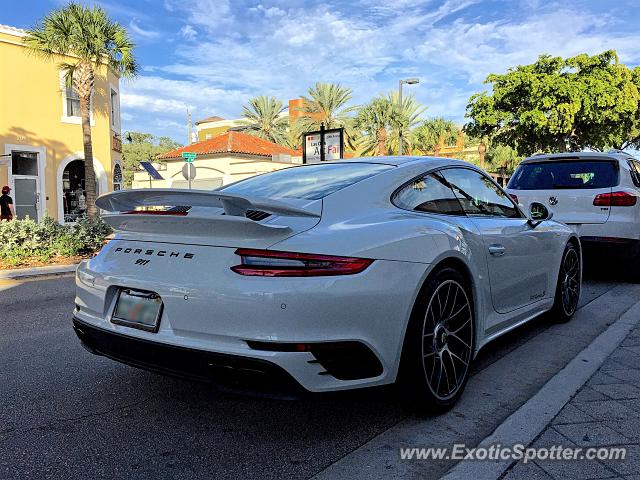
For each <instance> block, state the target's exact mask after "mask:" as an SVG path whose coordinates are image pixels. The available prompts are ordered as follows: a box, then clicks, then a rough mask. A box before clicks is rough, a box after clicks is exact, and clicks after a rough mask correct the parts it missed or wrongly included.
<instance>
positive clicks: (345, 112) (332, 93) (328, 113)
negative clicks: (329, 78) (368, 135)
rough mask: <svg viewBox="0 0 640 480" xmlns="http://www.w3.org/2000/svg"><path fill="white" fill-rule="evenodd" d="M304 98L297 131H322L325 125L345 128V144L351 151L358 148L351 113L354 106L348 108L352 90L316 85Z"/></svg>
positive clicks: (334, 85) (328, 84) (329, 85)
mask: <svg viewBox="0 0 640 480" xmlns="http://www.w3.org/2000/svg"><path fill="white" fill-rule="evenodd" d="M307 93H308V96H303V97H302V101H303V106H302V108H301V112H302V113H301V116H300V118H298V120H297V123H298V125H297V127H296V128H297V129H298V130H299V131H300V132H301V133H303V132H312V131H316V130H320V125H322V124H324V127H325V128H327V129H330V128H344V133H345V135H344V136H345V143H346V144H347V146H348V147H349V148H351V149H355V148H356V134H355V130H354V128H353V118H352V116H351V113H352V112H353V111H354V110H355V108H356V107H354V106H351V107H349V106H347V104H348V103H349V101H350V100H351V94H352V91H351V89H350V88H345V87H342V86H340V85H338V84H335V83H320V82H318V83H316V84H315V86H314V87H310V88H309V90H307Z"/></svg>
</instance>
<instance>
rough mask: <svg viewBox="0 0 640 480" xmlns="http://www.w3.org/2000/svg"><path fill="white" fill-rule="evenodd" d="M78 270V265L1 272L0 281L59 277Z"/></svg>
mask: <svg viewBox="0 0 640 480" xmlns="http://www.w3.org/2000/svg"><path fill="white" fill-rule="evenodd" d="M76 268H78V264H77V263H74V264H71V265H49V266H45V267H33V268H16V269H12V270H0V279H2V280H5V279H17V278H25V277H36V276H39V275H59V274H62V273H69V272H75V271H76Z"/></svg>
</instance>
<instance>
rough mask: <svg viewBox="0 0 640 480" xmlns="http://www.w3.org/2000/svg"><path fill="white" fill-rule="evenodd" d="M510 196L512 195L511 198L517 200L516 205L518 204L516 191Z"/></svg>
mask: <svg viewBox="0 0 640 480" xmlns="http://www.w3.org/2000/svg"><path fill="white" fill-rule="evenodd" d="M509 196H510V197H511V200H513V201H514V202H516V205H517V204H518V196H517V195H516V194H515V193H510V194H509Z"/></svg>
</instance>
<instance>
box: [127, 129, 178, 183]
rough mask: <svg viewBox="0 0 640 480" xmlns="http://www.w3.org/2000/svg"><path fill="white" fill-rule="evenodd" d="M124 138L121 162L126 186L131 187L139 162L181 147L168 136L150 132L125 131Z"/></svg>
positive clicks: (151, 159) (148, 160) (138, 168)
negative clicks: (157, 135)
mask: <svg viewBox="0 0 640 480" xmlns="http://www.w3.org/2000/svg"><path fill="white" fill-rule="evenodd" d="M124 138H125V139H127V140H126V141H125V142H124V143H123V145H122V163H123V167H124V172H123V175H124V185H125V187H126V188H131V182H132V181H133V174H134V173H135V172H139V171H140V162H153V161H154V159H155V158H156V156H158V155H160V154H162V153H165V152H168V151H169V150H174V149H176V148H180V147H182V145H181V144H179V143H178V142H175V141H173V140H172V139H170V138H169V137H155V136H153V135H152V134H150V133H141V132H127V133H125V135H124ZM129 139H131V141H129Z"/></svg>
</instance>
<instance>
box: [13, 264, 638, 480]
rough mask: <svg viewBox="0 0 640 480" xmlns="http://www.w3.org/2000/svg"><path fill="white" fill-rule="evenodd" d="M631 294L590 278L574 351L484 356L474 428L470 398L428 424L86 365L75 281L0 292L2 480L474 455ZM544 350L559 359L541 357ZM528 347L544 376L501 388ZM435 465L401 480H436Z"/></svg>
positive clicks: (98, 363) (376, 408) (290, 471)
mask: <svg viewBox="0 0 640 480" xmlns="http://www.w3.org/2000/svg"><path fill="white" fill-rule="evenodd" d="M638 293H640V287H639V286H636V285H628V284H621V283H618V282H617V279H615V278H607V277H604V276H597V275H596V276H595V277H594V278H592V279H590V280H588V281H587V282H585V284H584V287H583V295H582V300H581V303H582V308H581V310H580V312H579V315H580V316H581V318H585V319H587V320H585V321H586V322H587V323H585V328H584V329H581V330H579V333H576V335H575V336H574V337H572V338H571V341H570V342H568V341H566V338H565V337H566V336H563V337H561V336H557V337H555V336H554V330H553V329H554V328H555V326H554V324H553V322H552V321H551V320H550V319H547V318H541V319H539V320H536V321H534V322H531V323H530V324H529V325H526V326H524V327H523V328H520V329H519V330H518V331H516V332H512V333H510V334H509V335H507V336H505V337H503V338H502V339H500V340H498V341H496V342H494V343H493V344H492V345H490V346H489V347H487V348H486V349H484V350H483V351H482V352H481V353H480V355H479V357H478V359H477V361H476V363H475V366H474V370H473V373H472V374H473V376H474V378H475V383H476V384H481V385H482V387H483V388H484V389H487V391H499V392H500V395H499V396H497V397H496V398H497V402H498V403H497V404H496V405H497V407H495V408H494V407H491V412H489V413H487V414H483V415H482V416H480V417H478V418H472V417H471V415H470V412H471V411H472V410H469V412H468V413H465V412H466V410H465V409H472V408H473V407H471V406H470V407H467V406H466V405H467V404H469V405H476V407H475V408H477V405H478V404H479V402H478V400H479V398H471V396H472V395H473V392H465V397H463V400H466V402H464V401H463V402H461V407H460V409H456V410H454V411H453V412H452V413H450V414H447V415H444V416H441V417H436V418H431V419H430V418H426V419H425V418H415V417H414V416H412V415H411V414H410V413H408V412H406V411H404V410H403V409H402V408H401V407H400V406H399V404H398V402H397V401H396V399H395V398H394V396H393V395H392V394H391V393H390V392H388V391H386V390H366V391H362V392H355V393H346V394H339V395H331V396H326V397H320V398H312V399H307V400H303V401H287V400H274V399H265V398H255V397H247V396H240V395H235V394H230V393H224V392H220V391H217V390H216V389H215V388H213V387H211V386H208V385H203V384H198V383H192V382H187V381H182V380H178V379H173V378H168V377H163V376H159V375H156V374H153V373H149V372H145V371H142V370H138V369H135V368H132V367H128V366H125V365H121V364H118V363H116V362H113V361H111V360H109V359H105V358H102V357H98V356H94V355H91V354H89V353H88V352H86V351H85V350H84V349H83V348H82V347H81V346H80V344H79V342H78V340H77V339H76V337H75V334H74V333H73V331H72V329H71V321H70V314H71V310H72V308H73V294H74V284H73V278H72V277H70V276H63V277H55V278H47V279H40V280H30V281H23V282H10V281H4V283H2V281H0V478H2V479H9V478H21V479H22V478H29V479H37V478H64V479H72V478H101V477H102V478H185V479H186V478H188V479H195V478H243V479H251V478H260V479H271V478H274V479H275V478H285V477H286V478H309V477H311V476H313V475H315V474H319V473H321V472H323V471H325V476H329V477H330V476H331V475H327V472H330V471H331V467H332V466H333V467H336V466H340V465H341V463H340V461H341V459H342V458H343V457H345V455H347V454H349V453H350V452H352V451H354V450H356V449H358V448H359V447H360V450H363V448H364V447H362V446H363V445H365V446H366V445H367V444H368V442H370V441H374V440H375V439H378V438H385V435H389V434H390V433H389V432H394V431H396V430H398V429H399V428H400V427H401V426H403V425H408V426H409V427H412V426H413V428H417V427H416V426H418V427H419V428H427V429H430V430H432V431H433V432H435V433H436V434H437V433H438V432H442V433H443V434H444V433H445V432H448V434H449V435H453V434H454V435H455V438H457V439H458V440H461V441H468V442H469V443H472V442H473V441H477V440H479V439H481V438H483V436H484V435H485V432H486V431H488V432H490V431H491V430H492V429H493V428H495V426H497V424H499V423H500V421H501V419H503V418H505V417H506V416H507V415H508V414H509V413H511V412H512V411H514V410H515V409H516V408H517V407H518V406H519V405H520V404H521V403H523V402H524V401H526V399H527V398H528V397H529V396H531V395H532V394H533V393H535V392H536V391H537V390H538V389H539V387H540V386H541V385H542V384H544V381H546V379H547V378H549V377H551V376H552V375H553V374H554V373H555V372H556V371H558V370H559V369H560V368H562V366H564V364H565V363H566V362H568V361H569V360H570V359H571V358H573V356H574V355H575V353H577V351H579V350H580V349H581V348H583V347H584V346H586V345H587V344H588V343H589V342H590V341H591V340H592V339H593V338H595V336H597V334H598V333H599V332H600V331H602V330H603V329H604V328H606V326H607V325H608V324H610V323H611V321H613V320H615V318H617V316H618V315H619V314H620V313H622V312H623V311H625V310H626V309H628V308H629V307H630V306H631V305H632V304H633V303H635V301H636V300H637V298H638ZM605 299H606V301H605ZM589 319H591V320H589ZM575 320H576V319H574V321H575ZM572 323H573V322H572ZM568 325H571V323H570V324H568ZM564 328H568V327H566V326H565V327H564ZM574 330H576V331H578V330H577V329H575V328H574ZM554 338H557V342H558V343H557V348H556V346H554V345H549V343H550V342H553V341H554V340H553V339H554ZM536 339H538V341H539V342H540V343H544V344H545V345H547V346H548V348H547V349H546V351H545V353H544V355H545V357H546V358H545V359H544V362H542V366H539V365H538V366H536V367H535V370H536V371H535V372H533V371H532V372H531V373H530V380H529V381H527V383H526V384H524V385H518V384H517V382H511V383H512V385H511V386H510V382H505V381H504V380H505V378H508V377H504V378H501V376H500V373H499V372H500V371H502V370H503V367H502V366H503V365H510V367H509V368H511V369H516V370H517V367H518V363H516V362H524V360H522V358H527V355H528V356H531V354H528V353H527V351H526V349H527V348H529V349H530V348H533V347H532V346H533V345H534V344H535V341H536ZM563 339H565V340H563ZM574 351H575V353H574ZM523 364H524V363H523ZM529 367H531V365H529V366H528V368H529ZM494 370H495V371H497V373H496V372H494ZM513 373H514V372H511V374H512V375H513ZM515 373H516V374H517V375H519V376H523V374H524V372H515ZM485 377H486V378H485ZM496 377H497V378H496ZM474 378H472V382H470V389H471V390H473V383H474V382H473V380H474ZM493 382H495V385H494V383H493ZM496 389H497V390H496ZM484 395H486V394H484ZM467 397H469V398H467ZM487 405H492V404H491V403H490V402H489V401H487ZM463 417H464V418H466V421H463ZM470 419H472V420H473V421H469V420H470ZM403 428H404V427H403ZM370 443H371V442H370ZM398 446H401V445H392V446H390V447H389V448H397V447H398ZM363 451H365V452H366V449H364V450H363ZM349 458H350V457H349ZM364 458H365V459H366V457H364ZM365 461H366V460H365ZM342 463H345V465H347V463H348V462H344V461H343V462H342ZM328 467H329V470H325V469H327V468H328ZM347 467H349V468H353V465H347ZM391 467H393V465H391ZM391 467H390V466H387V467H385V468H391ZM445 467H446V466H433V467H431V466H425V465H420V466H412V467H411V469H410V470H411V472H412V473H413V475H412V476H416V477H423V478H432V477H435V476H437V475H438V474H440V473H442V471H443V469H445ZM345 468H346V467H345ZM404 470H405V471H406V468H405V469H404ZM345 471H348V470H345ZM405 473H406V472H405Z"/></svg>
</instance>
